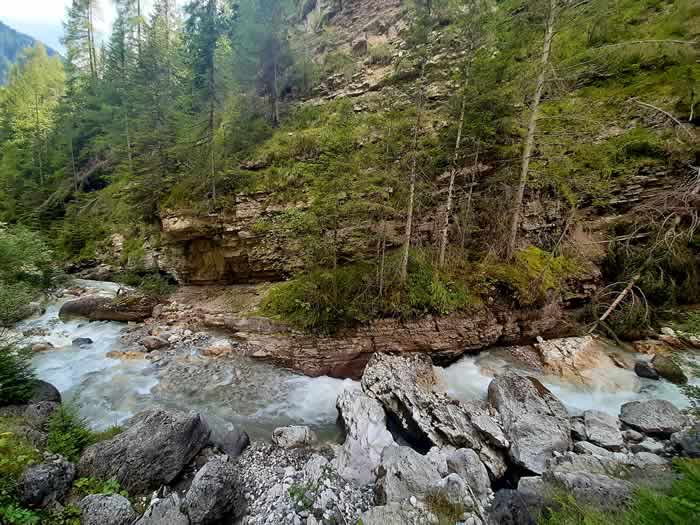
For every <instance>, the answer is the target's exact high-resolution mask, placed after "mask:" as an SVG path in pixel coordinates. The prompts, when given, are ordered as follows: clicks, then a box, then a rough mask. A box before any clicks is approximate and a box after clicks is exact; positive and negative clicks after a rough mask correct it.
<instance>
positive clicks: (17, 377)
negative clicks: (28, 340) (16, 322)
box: [0, 340, 34, 406]
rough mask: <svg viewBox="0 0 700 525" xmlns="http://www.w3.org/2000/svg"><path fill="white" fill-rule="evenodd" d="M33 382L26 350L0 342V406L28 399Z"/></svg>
mask: <svg viewBox="0 0 700 525" xmlns="http://www.w3.org/2000/svg"><path fill="white" fill-rule="evenodd" d="M33 380H34V373H33V371H32V369H31V365H30V362H29V352H28V350H25V349H20V348H17V347H16V346H14V345H12V344H9V343H6V342H5V343H3V342H2V341H1V340H0V406H4V405H12V404H15V403H23V402H24V401H26V400H27V399H29V398H30V397H31V395H32V391H33V389H34V382H33Z"/></svg>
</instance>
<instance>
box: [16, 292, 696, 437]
mask: <svg viewBox="0 0 700 525" xmlns="http://www.w3.org/2000/svg"><path fill="white" fill-rule="evenodd" d="M76 284H77V285H79V286H82V287H86V288H91V289H93V290H95V291H97V293H100V294H103V295H107V296H110V295H114V294H115V293H116V290H117V288H118V287H117V285H115V284H113V283H104V282H96V281H77V282H76ZM65 300H67V299H61V300H57V301H55V302H53V303H51V304H49V305H48V306H47V309H46V311H45V313H44V314H43V315H41V316H39V317H36V318H33V319H28V320H26V321H23V322H22V323H19V324H18V326H17V330H18V331H20V332H24V333H29V334H36V335H31V336H30V337H29V342H39V341H42V342H44V341H48V342H50V343H51V344H52V345H53V346H54V347H55V348H54V349H52V350H49V351H46V352H41V353H37V354H35V355H34V357H33V365H34V368H35V370H36V373H37V376H38V377H39V378H41V379H44V380H46V381H48V382H50V383H52V384H53V385H55V386H56V387H57V388H58V389H59V390H60V391H61V393H62V395H63V397H64V399H69V400H72V401H73V402H74V403H75V404H76V405H77V406H78V407H79V409H80V412H81V414H82V415H83V416H84V417H85V418H86V419H87V420H88V421H89V422H90V424H91V425H92V426H93V427H94V428H96V429H104V428H107V427H109V426H112V425H119V424H122V423H124V421H126V420H127V419H128V418H129V417H131V416H132V415H134V414H135V413H137V412H139V411H141V410H143V409H146V408H150V407H156V406H159V407H167V408H180V409H187V410H189V409H193V410H197V411H199V412H201V413H202V414H204V415H205V417H206V418H207V420H208V421H209V422H210V424H211V425H212V426H213V427H214V428H215V429H220V430H231V429H234V428H235V429H238V430H245V431H247V432H248V433H249V434H250V435H251V438H253V439H255V438H260V439H264V438H268V437H269V436H270V433H271V431H272V430H273V429H274V428H275V427H277V426H281V425H288V424H304V425H309V426H311V427H312V428H314V430H315V431H316V432H317V433H319V435H320V436H321V438H322V439H328V440H332V439H334V438H335V437H337V429H336V425H335V422H336V418H337V413H336V409H335V401H336V398H337V396H338V394H339V393H340V392H341V391H343V390H344V389H348V388H351V389H356V388H359V383H358V382H356V381H351V380H340V379H333V378H329V377H318V378H309V377H305V376H302V375H298V374H295V373H293V372H290V371H287V370H283V369H280V368H277V367H274V366H272V365H268V364H264V363H260V362H257V361H254V360H251V359H248V358H233V359H225V360H224V359H209V358H206V357H203V356H201V355H199V353H198V351H197V350H196V349H194V350H193V351H192V352H190V353H189V354H188V355H185V356H180V357H179V358H178V359H177V360H176V361H175V362H173V363H172V364H171V365H169V366H167V367H159V366H158V365H157V364H154V363H151V362H150V361H148V360H133V361H128V360H127V361H125V360H120V359H111V358H108V357H107V356H106V354H107V353H108V352H109V351H111V350H120V349H122V350H123V348H122V347H121V342H120V336H121V334H122V331H123V330H124V328H125V325H124V324H123V323H116V322H88V321H85V320H77V319H73V320H68V321H63V320H60V319H59V318H58V311H59V309H60V306H61V304H62V303H63V302H65ZM76 338H90V339H92V340H93V341H94V342H93V344H90V345H84V346H75V345H73V344H72V341H73V340H74V339H76ZM503 356H504V354H503V352H499V351H497V350H494V351H487V352H483V353H481V354H480V355H478V356H476V357H464V358H462V359H461V360H460V361H458V362H456V363H455V364H453V365H451V366H449V367H447V368H445V369H439V370H438V372H439V375H440V376H441V377H442V378H443V380H444V383H445V387H446V389H447V391H448V392H449V393H450V394H451V395H452V396H453V397H455V398H458V399H463V400H469V399H484V398H485V396H486V391H487V387H488V384H489V381H490V380H491V378H492V377H493V374H494V373H496V372H498V371H502V370H504V369H506V368H513V367H514V366H516V365H514V364H513V363H512V362H510V361H509V360H507V359H505V358H504V357H503ZM540 379H541V380H542V381H543V383H544V384H545V385H546V386H548V387H549V388H550V389H551V390H552V391H553V392H554V393H555V394H556V395H557V396H558V397H559V398H560V399H561V400H562V401H563V402H564V404H565V405H566V406H567V408H569V410H570V411H571V412H572V413H576V412H577V411H581V410H585V409H587V408H596V409H600V410H604V411H607V412H610V413H612V414H617V413H618V412H619V408H620V405H621V404H623V403H625V402H627V401H631V400H634V399H644V398H661V399H668V400H670V401H672V402H673V403H674V404H676V406H678V407H684V406H686V405H687V400H686V398H685V397H684V396H683V395H682V392H681V391H680V389H679V388H678V387H677V386H675V385H672V384H671V383H668V382H666V381H652V380H647V379H641V378H638V377H637V376H636V375H635V374H634V372H632V371H630V370H623V369H619V368H614V369H608V370H600V371H597V373H596V374H595V377H594V381H593V382H592V383H591V384H589V385H585V386H584V385H579V384H571V383H567V382H564V381H562V380H560V379H559V378H556V377H549V376H540ZM694 381H695V382H696V383H697V378H696V379H694Z"/></svg>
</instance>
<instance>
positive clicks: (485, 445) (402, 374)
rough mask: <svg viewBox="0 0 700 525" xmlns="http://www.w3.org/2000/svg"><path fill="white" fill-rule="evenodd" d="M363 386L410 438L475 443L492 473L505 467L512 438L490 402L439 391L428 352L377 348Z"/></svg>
mask: <svg viewBox="0 0 700 525" xmlns="http://www.w3.org/2000/svg"><path fill="white" fill-rule="evenodd" d="M362 389H363V391H364V392H365V393H366V394H367V395H369V396H371V397H373V398H375V399H377V400H378V401H379V402H380V403H381V404H382V406H383V407H384V409H385V410H386V411H387V412H388V413H390V414H391V415H392V416H393V417H394V418H395V420H396V422H397V423H398V425H399V426H400V427H401V429H402V431H403V432H404V434H405V436H406V438H407V439H408V440H409V442H411V443H413V444H414V446H416V447H418V448H423V449H425V450H426V451H427V450H428V449H430V447H432V446H438V447H445V446H452V447H455V448H463V447H466V448H471V449H474V450H475V451H476V452H477V453H478V454H479V458H480V459H481V460H482V461H483V463H484V464H485V465H486V468H488V469H489V472H490V474H491V476H492V477H494V478H499V477H501V476H502V475H503V474H504V473H505V469H506V465H505V461H504V457H505V451H506V449H507V448H508V445H509V443H508V439H507V438H506V436H505V435H504V433H503V430H502V428H501V425H500V422H499V420H498V416H497V414H496V413H495V411H491V410H490V408H489V407H488V405H486V404H483V403H478V402H470V403H465V402H461V401H456V400H454V399H451V398H450V397H449V396H447V394H446V393H444V392H441V391H439V389H438V380H437V377H436V375H435V372H434V370H433V365H432V362H431V360H430V358H429V357H428V356H426V355H425V354H414V355H408V356H392V355H387V354H375V355H374V356H372V359H371V360H370V362H369V363H368V365H367V368H366V370H365V373H364V375H363V376H362Z"/></svg>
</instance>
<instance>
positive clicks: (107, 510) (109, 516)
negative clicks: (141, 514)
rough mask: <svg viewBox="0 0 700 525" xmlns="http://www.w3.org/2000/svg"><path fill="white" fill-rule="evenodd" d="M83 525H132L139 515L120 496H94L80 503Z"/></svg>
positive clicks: (87, 497) (127, 501)
mask: <svg viewBox="0 0 700 525" xmlns="http://www.w3.org/2000/svg"><path fill="white" fill-rule="evenodd" d="M78 507H79V508H80V521H81V523H82V524H83V525H131V524H132V523H133V522H134V521H135V520H136V518H138V514H136V512H135V511H134V509H133V507H132V506H131V503H129V500H128V499H126V498H125V497H124V496H120V495H119V494H92V495H90V496H86V497H84V498H83V499H82V500H80V503H78Z"/></svg>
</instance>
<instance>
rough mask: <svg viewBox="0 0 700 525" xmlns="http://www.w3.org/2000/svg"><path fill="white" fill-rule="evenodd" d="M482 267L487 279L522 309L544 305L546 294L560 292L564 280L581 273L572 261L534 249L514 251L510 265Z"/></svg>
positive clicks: (532, 247)
mask: <svg viewBox="0 0 700 525" xmlns="http://www.w3.org/2000/svg"><path fill="white" fill-rule="evenodd" d="M485 265H486V266H487V268H486V272H487V275H488V276H489V278H490V279H491V280H492V281H493V282H494V283H495V284H496V285H501V286H505V287H506V288H507V289H509V290H510V291H511V292H513V293H514V294H515V297H516V298H517V299H518V301H519V302H520V304H521V305H524V306H530V305H541V304H544V303H545V302H546V301H547V299H548V298H549V296H550V294H554V293H557V292H559V291H560V290H561V288H562V286H563V284H564V282H565V281H566V279H570V278H573V277H576V276H578V275H581V274H582V273H583V268H582V267H581V265H580V264H579V263H578V262H577V261H576V260H574V259H572V258H570V257H568V256H566V255H552V254H550V253H547V252H545V251H543V250H540V249H539V248H536V247H534V246H530V247H528V248H525V249H523V250H520V251H518V252H517V253H516V254H515V257H514V259H513V261H511V262H507V263H495V264H491V263H490V262H486V263H485Z"/></svg>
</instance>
